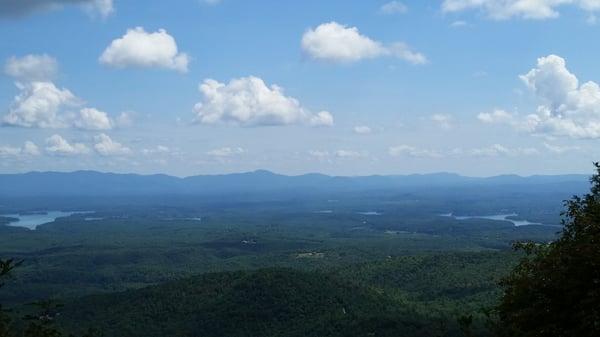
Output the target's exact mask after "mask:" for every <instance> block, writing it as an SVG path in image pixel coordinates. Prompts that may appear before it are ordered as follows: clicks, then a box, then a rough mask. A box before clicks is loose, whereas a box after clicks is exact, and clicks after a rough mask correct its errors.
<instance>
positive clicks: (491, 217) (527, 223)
mask: <svg viewBox="0 0 600 337" xmlns="http://www.w3.org/2000/svg"><path fill="white" fill-rule="evenodd" d="M440 215H441V216H445V217H451V218H454V219H456V220H468V219H487V220H496V221H508V222H512V223H513V225H515V226H517V227H519V226H532V225H533V226H555V225H546V224H543V223H539V222H530V221H527V220H515V219H510V218H511V217H516V216H518V214H517V213H510V214H494V215H466V216H456V215H454V214H452V213H448V214H440Z"/></svg>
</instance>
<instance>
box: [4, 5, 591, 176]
mask: <svg viewBox="0 0 600 337" xmlns="http://www.w3.org/2000/svg"><path fill="white" fill-rule="evenodd" d="M596 14H600V1H597V0H563V1H558V2H557V1H546V0H536V1H533V0H511V1H499V0H482V1H473V0H441V1H408V0H405V1H391V2H390V1H361V2H358V1H353V2H348V1H333V0H332V1H285V2H284V1H267V0H263V1H241V0H221V1H215V0H213V1H209V2H207V1H200V0H180V1H175V2H165V1H144V2H138V1H119V0H112V1H111V0H78V1H72V0H70V1H66V0H46V1H41V0H39V1H29V2H27V3H25V4H23V3H21V2H19V1H16V0H8V1H5V2H2V3H1V4H0V60H1V62H2V63H3V67H2V68H3V75H2V77H0V172H6V173H8V172H25V171H31V170H44V171H45V170H60V171H71V170H79V169H94V170H102V171H115V172H139V173H168V174H174V175H180V176H185V175H193V174H204V173H227V172H240V171H249V170H255V169H269V170H273V171H276V172H281V173H286V174H301V173H306V172H323V173H328V174H338V175H366V174H406V173H427V172H440V171H451V172H458V173H462V174H466V175H477V176H487V175H495V174H503V173H518V174H525V175H527V174H558V173H577V172H589V170H590V167H591V165H590V164H591V162H592V161H594V160H598V157H600V147H598V144H599V139H600V89H598V86H597V85H596V83H598V82H600V67H598V66H597V62H598V59H600V58H599V56H600V45H598V43H596V41H597V36H598V33H599V32H600V22H599V23H598V24H597V23H596ZM201 85H203V86H202V87H200V86H201Z"/></svg>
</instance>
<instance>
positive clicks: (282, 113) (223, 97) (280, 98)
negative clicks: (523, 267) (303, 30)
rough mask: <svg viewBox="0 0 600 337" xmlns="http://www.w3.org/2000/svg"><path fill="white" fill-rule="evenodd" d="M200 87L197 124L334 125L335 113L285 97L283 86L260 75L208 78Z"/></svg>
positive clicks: (196, 108) (196, 106)
mask: <svg viewBox="0 0 600 337" xmlns="http://www.w3.org/2000/svg"><path fill="white" fill-rule="evenodd" d="M199 90H200V92H201V93H202V95H203V100H202V101H201V102H200V103H197V104H196V105H195V106H194V112H195V114H196V117H195V118H194V121H195V122H197V123H202V124H215V123H230V124H237V125H241V126H263V125H289V124H308V125H313V126H329V125H332V124H333V116H332V115H331V114H330V113H329V112H327V111H321V112H319V113H317V114H313V113H311V112H310V111H308V110H306V109H305V108H304V107H302V106H301V105H300V102H298V100H297V99H295V98H293V97H289V96H285V95H284V92H283V89H282V88H281V87H279V86H277V85H271V86H270V87H269V86H267V85H266V84H265V82H264V81H263V80H262V79H260V78H258V77H253V76H250V77H242V78H237V79H233V80H231V81H230V82H229V83H228V84H225V83H221V82H218V81H215V80H212V79H207V80H204V82H203V83H202V84H200V86H199Z"/></svg>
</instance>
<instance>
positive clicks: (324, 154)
mask: <svg viewBox="0 0 600 337" xmlns="http://www.w3.org/2000/svg"><path fill="white" fill-rule="evenodd" d="M308 154H309V155H310V156H311V157H315V158H318V159H327V158H329V157H330V154H329V151H322V150H310V151H308Z"/></svg>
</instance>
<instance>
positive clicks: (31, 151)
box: [21, 140, 40, 156]
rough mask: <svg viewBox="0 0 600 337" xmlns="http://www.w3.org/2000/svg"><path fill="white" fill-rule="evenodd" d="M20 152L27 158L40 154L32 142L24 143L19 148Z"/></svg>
mask: <svg viewBox="0 0 600 337" xmlns="http://www.w3.org/2000/svg"><path fill="white" fill-rule="evenodd" d="M21 152H22V153H23V154H26V155H28V156H38V155H39V154H40V148H39V147H38V146H37V145H36V144H35V143H34V142H32V141H29V140H28V141H26V142H25V144H23V147H22V148H21Z"/></svg>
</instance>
